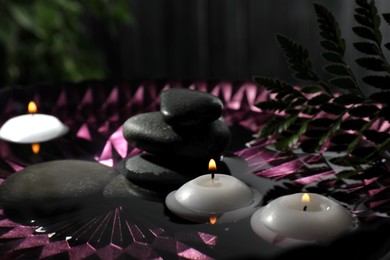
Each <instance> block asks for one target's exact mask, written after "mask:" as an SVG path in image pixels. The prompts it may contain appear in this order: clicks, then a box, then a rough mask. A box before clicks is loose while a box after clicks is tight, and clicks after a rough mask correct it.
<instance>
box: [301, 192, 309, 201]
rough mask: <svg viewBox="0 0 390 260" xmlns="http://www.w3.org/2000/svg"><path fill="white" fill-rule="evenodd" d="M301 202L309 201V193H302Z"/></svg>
mask: <svg viewBox="0 0 390 260" xmlns="http://www.w3.org/2000/svg"><path fill="white" fill-rule="evenodd" d="M302 202H303V203H310V196H309V193H303V195H302Z"/></svg>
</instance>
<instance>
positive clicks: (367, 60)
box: [356, 57, 386, 71]
mask: <svg viewBox="0 0 390 260" xmlns="http://www.w3.org/2000/svg"><path fill="white" fill-rule="evenodd" d="M356 63H357V64H358V65H359V66H360V67H362V68H365V69H368V70H372V71H386V67H385V66H386V65H385V64H384V63H383V60H382V59H378V58H371V57H364V58H359V59H357V60H356Z"/></svg>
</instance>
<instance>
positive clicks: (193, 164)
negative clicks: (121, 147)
mask: <svg viewBox="0 0 390 260" xmlns="http://www.w3.org/2000/svg"><path fill="white" fill-rule="evenodd" d="M118 167H120V166H119V165H118ZM207 167H208V161H207V160H174V158H170V159H169V160H168V159H166V158H161V157H158V156H155V155H151V154H140V155H136V156H133V157H131V158H129V159H127V160H124V161H123V162H122V169H118V171H119V172H121V173H122V174H123V175H125V176H126V178H127V179H129V180H130V181H132V182H134V183H142V184H146V183H150V184H160V185H171V184H173V185H175V184H177V185H180V186H181V185H182V184H184V183H186V182H187V181H189V180H192V179H194V178H196V177H197V176H200V175H203V174H206V173H207V172H208V170H207ZM123 168H124V169H123Z"/></svg>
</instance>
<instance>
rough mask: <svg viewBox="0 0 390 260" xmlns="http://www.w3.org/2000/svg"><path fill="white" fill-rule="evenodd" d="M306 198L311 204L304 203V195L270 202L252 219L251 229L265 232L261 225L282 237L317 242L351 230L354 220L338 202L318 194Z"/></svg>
mask: <svg viewBox="0 0 390 260" xmlns="http://www.w3.org/2000/svg"><path fill="white" fill-rule="evenodd" d="M308 195H309V196H308V197H309V198H310V201H304V200H303V193H297V194H292V195H287V196H283V197H280V198H278V199H275V200H273V201H271V202H270V203H269V204H268V205H267V206H265V207H263V208H261V209H260V210H259V211H258V212H256V213H255V214H254V215H253V217H252V219H251V225H252V228H253V229H254V230H255V232H256V230H257V231H259V230H261V229H264V228H263V227H262V225H264V226H265V227H267V228H268V229H269V230H270V231H272V232H274V233H276V234H278V235H281V236H284V237H290V238H293V239H299V240H305V241H319V240H327V239H330V238H332V237H334V236H337V235H339V234H341V233H342V232H345V231H346V230H348V229H350V228H351V227H353V226H354V218H353V216H352V215H351V214H350V213H349V212H348V211H347V210H346V209H345V208H343V207H342V206H341V205H339V204H338V203H337V202H335V201H333V200H331V199H329V198H326V197H324V196H322V195H319V194H308ZM257 225H260V226H259V227H256V226H257ZM256 233H258V232H256ZM260 235H261V234H260Z"/></svg>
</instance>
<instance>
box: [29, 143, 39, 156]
mask: <svg viewBox="0 0 390 260" xmlns="http://www.w3.org/2000/svg"><path fill="white" fill-rule="evenodd" d="M31 150H32V151H33V153H35V154H37V153H39V150H41V146H40V145H39V144H31Z"/></svg>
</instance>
